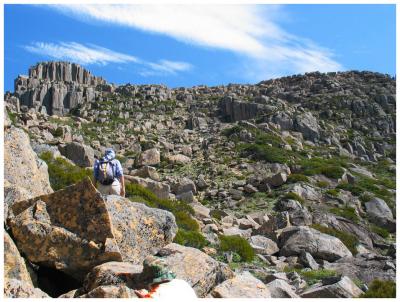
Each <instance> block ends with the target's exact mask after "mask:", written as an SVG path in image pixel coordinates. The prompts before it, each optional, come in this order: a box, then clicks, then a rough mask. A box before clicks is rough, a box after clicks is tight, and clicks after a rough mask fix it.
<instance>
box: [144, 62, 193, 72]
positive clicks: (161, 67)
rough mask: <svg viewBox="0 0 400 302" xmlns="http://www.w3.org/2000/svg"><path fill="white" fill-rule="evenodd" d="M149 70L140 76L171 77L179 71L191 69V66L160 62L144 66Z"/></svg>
mask: <svg viewBox="0 0 400 302" xmlns="http://www.w3.org/2000/svg"><path fill="white" fill-rule="evenodd" d="M146 65H147V66H148V67H149V69H148V70H144V71H142V72H141V73H140V74H141V75H142V76H152V75H159V74H163V75H171V74H176V73H177V72H179V71H187V70H190V69H191V68H192V65H191V64H189V63H186V62H178V61H169V60H160V61H159V62H158V63H151V62H148V63H147V64H146Z"/></svg>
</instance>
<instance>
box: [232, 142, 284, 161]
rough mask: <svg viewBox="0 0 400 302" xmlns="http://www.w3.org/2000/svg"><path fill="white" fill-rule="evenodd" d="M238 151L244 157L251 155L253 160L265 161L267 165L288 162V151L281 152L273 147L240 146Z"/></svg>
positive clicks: (261, 145) (264, 145)
mask: <svg viewBox="0 0 400 302" xmlns="http://www.w3.org/2000/svg"><path fill="white" fill-rule="evenodd" d="M238 149H239V151H240V152H241V153H242V154H243V155H245V156H248V155H252V156H254V158H255V159H258V160H265V161H266V162H269V163H281V164H285V163H287V162H289V159H290V158H289V156H288V153H289V151H285V152H282V151H283V149H282V148H279V147H275V146H269V145H266V144H256V143H255V144H248V143H244V144H240V145H239V146H238Z"/></svg>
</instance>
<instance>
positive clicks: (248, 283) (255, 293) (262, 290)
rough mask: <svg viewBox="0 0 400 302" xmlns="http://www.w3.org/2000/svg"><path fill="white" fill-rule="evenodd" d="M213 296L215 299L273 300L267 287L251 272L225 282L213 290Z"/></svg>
mask: <svg viewBox="0 0 400 302" xmlns="http://www.w3.org/2000/svg"><path fill="white" fill-rule="evenodd" d="M211 295H212V296H213V297H214V298H271V293H270V291H269V290H268V288H267V286H266V285H265V284H264V283H262V281H260V280H258V279H257V278H256V277H254V276H253V275H251V274H250V273H249V272H244V273H242V274H240V275H236V276H235V277H234V278H231V279H229V280H226V281H224V282H223V283H221V284H220V285H218V286H217V287H215V288H214V289H213V291H212V292H211Z"/></svg>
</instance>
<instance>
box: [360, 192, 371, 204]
mask: <svg viewBox="0 0 400 302" xmlns="http://www.w3.org/2000/svg"><path fill="white" fill-rule="evenodd" d="M373 197H374V196H373V195H372V194H368V193H364V194H361V196H360V197H359V198H360V200H361V202H362V203H366V202H368V201H371V199H372V198H373Z"/></svg>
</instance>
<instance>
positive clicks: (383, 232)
mask: <svg viewBox="0 0 400 302" xmlns="http://www.w3.org/2000/svg"><path fill="white" fill-rule="evenodd" d="M370 230H371V231H372V232H374V233H376V234H378V235H379V236H382V237H383V238H388V237H389V236H390V233H389V232H388V231H387V230H385V229H383V228H381V227H378V226H377V225H374V224H371V226H370Z"/></svg>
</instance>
